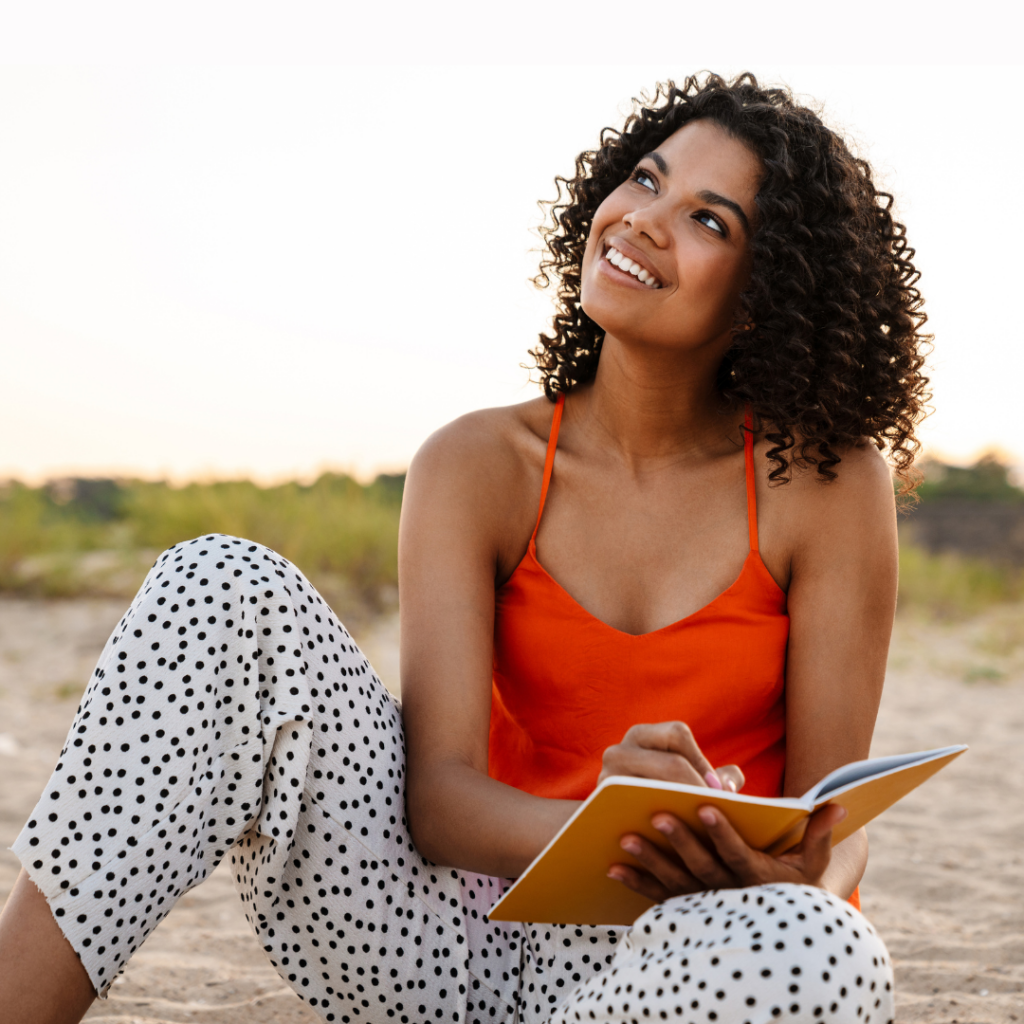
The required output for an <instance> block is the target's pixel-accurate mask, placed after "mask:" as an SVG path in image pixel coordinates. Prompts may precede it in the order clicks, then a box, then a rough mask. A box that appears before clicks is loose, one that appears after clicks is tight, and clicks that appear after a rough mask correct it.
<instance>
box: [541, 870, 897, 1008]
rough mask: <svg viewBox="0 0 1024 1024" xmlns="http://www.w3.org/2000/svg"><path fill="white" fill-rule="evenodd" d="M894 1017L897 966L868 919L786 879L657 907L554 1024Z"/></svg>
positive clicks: (840, 902) (821, 892) (839, 901)
mask: <svg viewBox="0 0 1024 1024" xmlns="http://www.w3.org/2000/svg"><path fill="white" fill-rule="evenodd" d="M893 1014H894V1011H893V987H892V964H891V962H890V960H889V957H888V953H887V951H886V949H885V945H884V944H883V943H882V940H881V939H880V938H879V937H878V935H877V934H876V933H875V930H874V929H873V928H872V927H871V925H870V924H869V923H868V922H867V920H866V919H865V918H864V917H863V916H862V915H861V914H860V912H859V911H857V910H855V909H854V908H853V907H851V906H850V905H849V904H848V903H846V901H845V900H842V899H840V898H839V897H837V896H833V895H831V894H830V893H828V892H826V891H825V890H823V889H814V888H807V887H804V886H797V885H788V884H787V885H765V886H758V887H756V888H750V889H723V890H717V891H711V892H705V893H698V894H695V895H692V896H682V897H676V898H675V899H671V900H667V901H666V902H665V903H662V904H659V905H658V906H656V907H652V908H651V909H650V910H648V911H647V912H646V913H645V914H643V915H642V916H641V917H640V918H639V919H638V920H637V922H636V923H635V924H634V925H633V929H632V931H631V932H630V934H629V936H628V937H627V938H626V939H625V941H624V942H623V943H622V944H621V945H620V947H619V952H618V953H616V955H615V958H614V960H613V962H612V967H611V970H609V971H606V972H604V973H603V974H602V976H600V977H598V978H594V979H592V980H591V981H590V982H589V983H587V984H586V985H582V986H580V988H578V989H577V990H576V991H575V992H574V993H573V994H572V996H570V998H569V999H568V1000H567V1001H566V1002H565V1003H564V1004H563V1005H562V1006H561V1008H560V1009H559V1011H558V1012H557V1013H556V1014H555V1015H554V1017H552V1020H551V1024H570V1022H575V1021H587V1022H589V1021H607V1022H612V1021H615V1022H624V1021H639V1020H641V1019H644V1018H651V1019H663V1020H664V1019H670V1020H681V1021H700V1022H704V1021H712V1022H713V1021H716V1020H717V1021H719V1022H720V1024H769V1022H772V1021H775V1020H776V1019H777V1018H784V1019H785V1020H786V1021H793V1022H794V1024H815V1022H819V1021H828V1022H829V1024H889V1022H891V1021H892V1019H893Z"/></svg>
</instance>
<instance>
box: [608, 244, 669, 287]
mask: <svg viewBox="0 0 1024 1024" xmlns="http://www.w3.org/2000/svg"><path fill="white" fill-rule="evenodd" d="M602 258H603V259H606V260H607V261H608V262H609V263H611V265H612V266H613V267H617V268H618V269H619V270H621V271H622V272H623V273H626V274H632V275H633V277H635V278H636V279H637V280H638V281H639V282H640V283H641V284H645V285H646V286H647V287H648V288H651V289H657V288H660V287H661V282H660V281H659V280H658V279H657V277H655V275H654V274H653V273H652V272H651V271H650V270H648V269H647V268H646V267H645V266H643V264H641V263H640V262H639V261H638V260H634V259H631V258H630V257H629V256H626V255H625V253H623V252H620V251H619V250H618V249H616V248H615V246H614V245H609V246H608V249H607V250H606V251H605V254H604V256H603V257H602Z"/></svg>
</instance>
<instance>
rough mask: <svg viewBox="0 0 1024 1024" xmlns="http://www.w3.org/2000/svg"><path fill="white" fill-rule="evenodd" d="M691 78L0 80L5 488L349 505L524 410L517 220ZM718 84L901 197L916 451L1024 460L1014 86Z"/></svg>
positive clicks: (436, 75)
mask: <svg viewBox="0 0 1024 1024" xmlns="http://www.w3.org/2000/svg"><path fill="white" fill-rule="evenodd" d="M707 52H708V51H706V50H702V49H701V48H700V47H699V46H697V47H691V46H688V45H683V46H681V47H680V55H679V57H678V59H675V60H673V61H672V62H664V63H654V64H644V65H636V66H633V65H623V64H620V63H616V64H604V65H581V66H573V67H569V66H565V65H563V66H561V67H547V66H540V65H531V66H500V67H499V66H490V67H468V66H449V67H439V66H433V67H412V66H408V65H406V66H400V67H387V68H385V67H379V66H378V67H366V66H349V67H321V68H296V67H271V66H260V67H240V66H234V67H231V66H212V65H207V66H192V67H185V66H178V67H172V66H168V65H166V64H160V65H153V66H150V67H143V66H121V67H114V66H113V65H111V64H110V63H108V62H105V61H104V62H100V63H102V64H106V66H97V65H96V64H95V63H94V64H93V65H92V66H86V67H78V68H74V67H70V66H68V65H66V64H65V65H63V66H50V67H43V68H40V67H35V68H24V67H12V66H6V67H3V68H0V339H2V340H0V344H2V349H3V364H4V369H5V374H4V376H5V379H6V383H7V388H6V394H5V396H4V401H3V402H2V403H0V477H8V476H16V477H19V478H22V479H27V480H32V481H38V480H40V479H43V478H46V477H50V476H55V475H64V474H75V475H93V474H103V475H107V474H123V475H142V476H147V477H158V476H167V477H171V478H174V479H177V480H184V479H188V478H193V477H197V476H199V477H210V476H235V475H243V474H244V475H252V476H255V477H256V478H258V479H261V480H274V479H281V478H290V477H296V476H298V477H304V478H308V477H310V476H312V475H314V474H315V473H316V472H317V471H319V470H320V469H322V468H324V467H334V468H341V469H348V470H350V471H354V472H356V473H358V474H359V475H360V476H362V477H366V476H369V475H372V474H373V473H374V472H375V471H377V470H379V469H398V468H402V467H404V466H405V465H406V464H407V463H408V461H409V459H410V458H411V456H412V455H413V453H414V452H415V450H416V448H417V447H418V446H419V444H420V443H421V442H422V441H423V440H424V438H425V437H426V436H427V435H428V434H429V433H430V432H431V431H432V430H434V429H436V428H437V427H438V426H440V425H442V424H443V423H445V422H447V421H449V420H451V419H453V418H454V417H456V416H458V415H460V414H461V413H463V412H466V411H469V410H471V409H474V408H478V407H481V406H487V405H504V404H508V403H512V402H517V401H522V400H524V399H526V398H530V397H533V396H534V395H535V394H537V393H538V392H537V390H536V388H535V387H534V386H532V385H530V384H529V381H528V374H527V372H526V370H524V369H522V368H521V366H520V364H521V363H523V362H525V361H526V360H527V355H526V350H527V349H528V348H529V347H531V346H532V345H533V344H534V342H535V340H536V337H537V333H538V332H539V331H540V330H541V329H542V328H543V327H544V326H545V323H546V319H547V317H548V315H549V305H548V300H547V299H546V298H545V297H544V296H542V295H539V294H538V293H536V292H535V291H534V289H533V288H532V287H531V286H529V285H528V283H527V277H528V276H529V275H530V274H532V272H533V270H534V267H535V263H536V255H535V254H531V252H530V250H531V248H532V247H534V246H536V244H537V239H536V237H535V236H533V235H532V234H531V231H532V230H533V229H535V228H536V225H537V223H538V221H539V216H540V215H539V211H538V209H537V207H536V202H537V200H538V199H541V198H549V197H550V196H551V195H552V193H553V189H552V186H551V181H552V178H553V176H554V175H555V174H556V173H569V172H570V171H571V169H572V162H573V158H574V156H575V155H576V153H577V152H578V151H580V150H581V149H584V148H588V147H591V146H593V145H594V144H595V143H596V141H597V136H598V132H599V130H600V128H601V127H602V126H604V125H608V124H612V125H616V124H620V123H621V121H622V119H623V115H624V113H625V112H626V111H627V109H628V104H629V98H630V97H631V96H632V95H636V94H637V93H638V92H639V90H641V89H643V88H650V87H651V86H653V84H654V83H655V82H656V81H658V80H659V79H664V78H666V77H676V78H682V77H683V76H684V75H685V74H686V73H688V72H690V71H693V70H696V69H698V68H700V67H704V66H707V65H708V64H710V63H712V62H711V61H709V60H708V59H706V57H705V54H706V53H707ZM717 52H722V51H721V49H719V51H717ZM773 52H774V51H773ZM630 55H631V56H632V51H631V53H630ZM714 66H715V68H716V70H721V71H722V72H723V73H733V72H735V71H738V70H743V69H744V68H745V67H749V68H750V69H751V70H753V71H755V72H756V73H757V74H758V75H759V76H760V77H761V78H762V79H763V80H764V81H766V82H780V81H784V82H786V83H788V84H789V85H790V86H791V87H792V88H793V89H794V90H795V91H796V92H797V93H799V94H801V95H802V96H804V97H809V98H813V100H815V101H817V102H818V103H819V104H820V105H821V107H822V108H823V110H824V116H825V118H826V120H827V121H828V123H830V124H831V125H832V126H833V127H836V128H838V129H840V130H841V131H843V132H844V133H845V134H846V135H847V137H848V138H850V139H852V140H853V141H854V143H855V145H856V148H857V150H858V151H859V152H860V153H861V155H863V156H865V157H867V158H868V159H869V160H870V161H871V162H872V164H873V165H874V167H875V170H876V175H877V178H878V179H880V180H881V181H882V182H883V183H884V184H885V185H886V186H887V187H888V188H889V190H890V191H892V192H894V193H895V195H896V198H897V213H898V215H899V217H900V219H902V220H903V221H904V222H905V223H906V224H907V227H908V232H909V237H910V240H911V243H912V244H913V245H914V246H915V247H916V249H917V253H918V255H917V258H916V262H917V265H918V267H919V269H920V270H921V271H922V274H923V278H922V281H921V285H920V287H921V289H922V291H923V293H924V295H925V298H926V304H927V309H928V311H929V315H930V324H929V329H930V330H932V331H933V332H934V334H935V337H936V340H935V354H934V356H933V357H932V360H931V370H932V377H933V382H934V390H935V399H934V406H935V409H936V412H935V415H934V416H933V417H932V418H931V419H929V420H928V421H927V422H926V424H925V426H924V428H923V431H922V436H923V438H924V440H925V442H926V444H927V446H928V449H929V450H930V451H931V452H933V453H936V454H939V455H942V456H944V457H946V458H948V459H951V460H954V461H957V460H959V461H963V460H967V459H970V458H972V457H973V456H975V455H976V454H977V453H978V452H979V451H981V450H982V449H985V448H988V447H991V446H1000V447H1001V448H1003V449H1004V450H1006V451H1008V453H1010V454H1011V456H1012V457H1013V459H1014V460H1015V461H1018V462H1021V461H1024V439H1022V438H1021V434H1020V431H1021V426H1020V417H1019V409H1020V400H1019V397H1018V393H1019V388H1020V381H1021V380H1022V379H1024V337H1022V327H1021V325H1020V317H1019V316H1018V315H1017V313H1016V310H1015V300H1016V296H1017V294H1018V291H1019V278H1020V272H1021V259H1020V255H1019V252H1020V240H1021V238H1022V236H1024V206H1022V204H1021V203H1020V202H1019V199H1018V198H1017V197H1018V193H1019V177H1020V166H1021V158H1022V156H1024V153H1022V149H1024V146H1022V143H1021V141H1020V133H1019V131H1018V122H1019V113H1018V109H1017V105H1018V101H1017V99H1016V97H1017V96H1018V94H1019V78H1020V72H1019V70H1017V69H1014V68H1010V67H1006V66H1003V67H990V68H988V69H981V68H968V67H949V66H946V67H923V66H919V67H914V68H908V67H906V66H904V65H899V66H897V65H871V66H856V65H837V66H832V67H823V66H815V65H799V64H789V65H782V64H774V63H772V62H771V60H770V59H764V60H745V61H743V62H742V63H739V62H737V63H728V62H722V61H718V62H716V63H715V64H714Z"/></svg>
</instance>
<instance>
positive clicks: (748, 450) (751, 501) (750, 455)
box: [743, 405, 757, 551]
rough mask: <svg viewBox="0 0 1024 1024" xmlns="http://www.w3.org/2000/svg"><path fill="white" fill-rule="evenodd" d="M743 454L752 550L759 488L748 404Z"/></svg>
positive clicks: (752, 422) (752, 548) (754, 541)
mask: <svg viewBox="0 0 1024 1024" xmlns="http://www.w3.org/2000/svg"><path fill="white" fill-rule="evenodd" d="M743 455H744V461H745V463H746V474H747V529H748V530H749V531H750V550H751V551H756V550H757V489H756V487H755V482H756V477H755V474H754V416H753V414H752V413H751V411H750V406H749V405H748V406H747V407H746V409H745V410H744V413H743Z"/></svg>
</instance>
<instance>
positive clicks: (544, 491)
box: [530, 392, 565, 544]
mask: <svg viewBox="0 0 1024 1024" xmlns="http://www.w3.org/2000/svg"><path fill="white" fill-rule="evenodd" d="M564 406H565V393H564V392H562V393H561V394H560V395H559V396H558V401H556V402H555V412H554V415H553V416H552V417H551V436H550V437H549V438H548V454H547V456H546V457H545V459H544V480H543V482H542V483H541V485H540V508H538V509H537V525H536V526H535V527H534V528H533V536H532V537H530V543H531V544H532V543H533V542H534V541H535V540H536V539H537V531H538V530H539V529H540V517H541V516H542V515H544V502H545V501H546V500H547V497H548V485H549V484H550V483H551V468H552V467H553V466H554V464H555V449H556V448H557V447H558V428H559V427H560V426H561V425H562V408H563V407H564Z"/></svg>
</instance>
